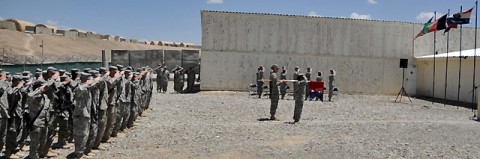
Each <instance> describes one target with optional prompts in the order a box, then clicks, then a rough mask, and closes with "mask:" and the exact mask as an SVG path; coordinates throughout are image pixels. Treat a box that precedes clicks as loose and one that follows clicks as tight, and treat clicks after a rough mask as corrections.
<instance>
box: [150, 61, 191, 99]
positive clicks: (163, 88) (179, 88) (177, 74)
mask: <svg viewBox="0 0 480 159" xmlns="http://www.w3.org/2000/svg"><path fill="white" fill-rule="evenodd" d="M155 71H156V73H157V93H160V92H161V93H166V92H167V87H168V81H169V80H170V72H169V71H168V69H167V66H166V65H162V64H158V67H157V68H156V70H155ZM172 73H173V89H174V91H175V92H176V93H193V92H194V88H193V87H194V85H195V67H190V68H188V69H184V68H183V67H181V66H178V65H177V66H176V67H175V68H174V69H172ZM185 74H187V80H186V81H187V88H186V90H184V87H185Z"/></svg>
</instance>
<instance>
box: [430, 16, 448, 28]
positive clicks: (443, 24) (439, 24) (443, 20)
mask: <svg viewBox="0 0 480 159" xmlns="http://www.w3.org/2000/svg"><path fill="white" fill-rule="evenodd" d="M446 28H447V15H446V14H445V15H443V16H442V17H440V18H439V19H438V20H436V21H435V22H433V23H432V24H431V25H430V27H429V28H428V32H434V31H439V30H443V29H446Z"/></svg>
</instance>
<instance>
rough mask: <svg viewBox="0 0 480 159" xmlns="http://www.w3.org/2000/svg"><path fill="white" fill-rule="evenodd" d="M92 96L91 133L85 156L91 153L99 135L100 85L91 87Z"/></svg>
mask: <svg viewBox="0 0 480 159" xmlns="http://www.w3.org/2000/svg"><path fill="white" fill-rule="evenodd" d="M89 90H90V95H91V102H92V105H91V110H90V131H89V135H88V140H87V143H86V145H85V152H84V154H88V153H90V152H91V150H92V147H93V144H94V143H95V140H96V139H97V133H98V118H99V116H98V110H99V108H100V91H99V90H98V83H96V84H95V85H92V86H91V87H90V89H89Z"/></svg>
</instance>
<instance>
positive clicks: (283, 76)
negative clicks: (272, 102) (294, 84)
mask: <svg viewBox="0 0 480 159" xmlns="http://www.w3.org/2000/svg"><path fill="white" fill-rule="evenodd" d="M280 80H287V73H286V72H285V73H282V74H280ZM287 86H288V85H287V82H281V83H280V96H281V99H284V98H285V95H286V94H287Z"/></svg>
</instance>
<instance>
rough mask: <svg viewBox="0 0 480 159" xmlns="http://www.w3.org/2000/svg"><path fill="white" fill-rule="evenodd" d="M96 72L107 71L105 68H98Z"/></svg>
mask: <svg viewBox="0 0 480 159" xmlns="http://www.w3.org/2000/svg"><path fill="white" fill-rule="evenodd" d="M98 70H100V71H107V68H105V67H100V68H98Z"/></svg>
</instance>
